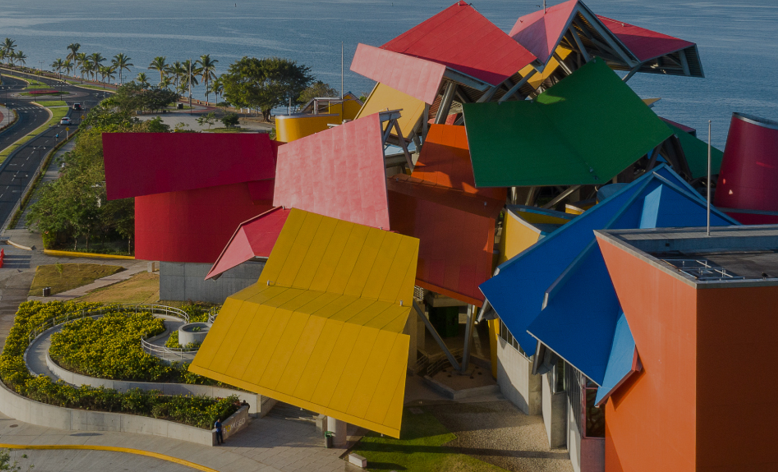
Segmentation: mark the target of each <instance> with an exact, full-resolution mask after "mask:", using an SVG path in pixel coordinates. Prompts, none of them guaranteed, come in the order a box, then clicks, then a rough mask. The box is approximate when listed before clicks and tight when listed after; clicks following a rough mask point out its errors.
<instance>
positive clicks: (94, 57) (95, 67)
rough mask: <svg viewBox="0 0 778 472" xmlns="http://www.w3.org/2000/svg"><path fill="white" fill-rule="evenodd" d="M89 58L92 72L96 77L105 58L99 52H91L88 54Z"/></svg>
mask: <svg viewBox="0 0 778 472" xmlns="http://www.w3.org/2000/svg"><path fill="white" fill-rule="evenodd" d="M89 60H90V61H91V62H92V74H94V76H95V79H97V73H98V72H99V71H100V66H102V65H103V62H105V58H104V57H103V55H102V54H100V53H99V52H93V53H92V54H90V55H89Z"/></svg>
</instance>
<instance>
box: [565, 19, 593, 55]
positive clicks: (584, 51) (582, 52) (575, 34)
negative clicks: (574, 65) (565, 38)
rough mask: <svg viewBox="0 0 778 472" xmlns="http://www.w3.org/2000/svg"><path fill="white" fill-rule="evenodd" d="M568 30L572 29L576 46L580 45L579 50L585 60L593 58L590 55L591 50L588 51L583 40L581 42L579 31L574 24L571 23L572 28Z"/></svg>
mask: <svg viewBox="0 0 778 472" xmlns="http://www.w3.org/2000/svg"><path fill="white" fill-rule="evenodd" d="M568 31H570V36H572V37H573V40H574V41H575V44H576V46H578V50H579V51H580V52H581V55H582V56H583V58H584V62H589V61H590V60H591V59H592V58H591V57H590V56H589V52H588V51H586V48H585V47H584V45H583V42H581V38H579V37H578V33H577V32H576V31H575V28H574V27H573V25H572V24H571V25H570V29H569V30H568Z"/></svg>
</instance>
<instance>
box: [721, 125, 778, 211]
mask: <svg viewBox="0 0 778 472" xmlns="http://www.w3.org/2000/svg"><path fill="white" fill-rule="evenodd" d="M715 204H716V206H717V207H721V208H723V209H727V208H731V209H738V210H755V211H767V212H778V122H775V121H772V120H766V119H762V118H757V117H755V116H751V115H745V114H741V113H733V114H732V123H731V124H730V126H729V136H728V137H727V147H726V148H725V149H724V159H723V161H722V163H721V171H720V172H719V181H718V185H717V187H716V198H715ZM725 211H726V210H725ZM729 213H730V216H732V217H733V218H735V219H736V220H738V221H740V222H741V223H743V224H778V216H776V215H765V214H758V213H740V212H729Z"/></svg>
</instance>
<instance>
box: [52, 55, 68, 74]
mask: <svg viewBox="0 0 778 472" xmlns="http://www.w3.org/2000/svg"><path fill="white" fill-rule="evenodd" d="M63 67H65V62H64V61H63V60H62V58H59V59H57V60H56V61H54V62H52V63H51V68H52V69H54V70H55V71H57V73H58V74H59V75H60V77H62V69H63Z"/></svg>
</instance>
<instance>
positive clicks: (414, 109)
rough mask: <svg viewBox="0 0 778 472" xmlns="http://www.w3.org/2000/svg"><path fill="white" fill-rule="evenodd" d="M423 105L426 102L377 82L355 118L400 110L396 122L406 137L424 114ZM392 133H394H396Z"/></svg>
mask: <svg viewBox="0 0 778 472" xmlns="http://www.w3.org/2000/svg"><path fill="white" fill-rule="evenodd" d="M425 105H426V104H425V103H424V102H423V101H421V100H419V99H418V98H414V97H411V96H410V95H406V94H404V93H402V92H400V91H399V90H395V89H393V88H392V87H389V86H388V85H384V84H382V83H380V82H379V83H377V84H376V86H375V88H374V89H373V91H372V92H371V93H370V96H369V97H367V100H365V104H364V105H362V109H361V110H359V113H358V114H357V116H356V118H355V119H359V118H361V117H363V116H368V115H372V114H373V113H378V112H379V111H385V110H387V109H389V110H402V111H401V112H400V115H401V116H400V119H399V120H397V123H398V124H399V125H400V130H402V132H403V137H404V138H407V137H408V136H410V134H411V132H412V131H413V129H414V128H415V127H416V124H417V123H418V122H419V119H420V118H421V117H422V115H423V114H424V107H425ZM392 134H394V135H396V133H392Z"/></svg>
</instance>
